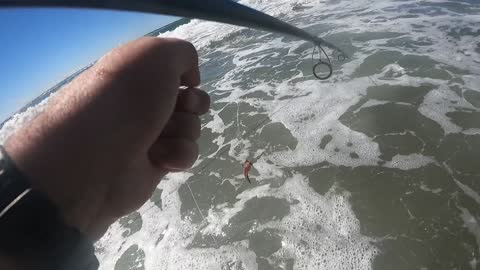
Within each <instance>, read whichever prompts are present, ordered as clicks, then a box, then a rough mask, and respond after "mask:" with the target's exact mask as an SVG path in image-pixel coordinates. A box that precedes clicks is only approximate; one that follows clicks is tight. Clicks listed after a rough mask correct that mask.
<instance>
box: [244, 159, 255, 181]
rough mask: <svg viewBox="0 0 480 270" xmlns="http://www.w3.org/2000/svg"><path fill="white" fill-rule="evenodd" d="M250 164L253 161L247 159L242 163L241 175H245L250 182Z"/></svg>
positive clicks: (251, 164)
mask: <svg viewBox="0 0 480 270" xmlns="http://www.w3.org/2000/svg"><path fill="white" fill-rule="evenodd" d="M252 166H253V163H252V162H251V161H250V160H248V159H247V160H246V161H245V163H244V164H243V175H244V176H245V178H246V179H247V180H248V182H249V183H250V184H251V183H252V181H250V177H248V174H249V173H250V170H251V169H252Z"/></svg>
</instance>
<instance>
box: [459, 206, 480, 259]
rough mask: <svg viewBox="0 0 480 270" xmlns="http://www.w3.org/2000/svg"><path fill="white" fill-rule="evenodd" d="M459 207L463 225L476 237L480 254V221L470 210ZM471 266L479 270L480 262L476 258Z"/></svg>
mask: <svg viewBox="0 0 480 270" xmlns="http://www.w3.org/2000/svg"><path fill="white" fill-rule="evenodd" d="M457 207H458V208H459V209H460V210H461V211H462V214H461V215H460V217H461V218H462V220H463V223H464V224H465V227H466V228H467V229H468V230H469V231H470V233H472V234H473V235H474V236H475V239H476V240H477V246H478V252H480V224H479V221H478V220H477V219H476V218H475V217H474V216H473V215H472V214H471V213H470V211H468V209H466V208H464V207H461V206H458V205H457ZM470 265H471V266H472V269H477V266H478V261H477V260H476V258H474V259H473V260H472V261H471V262H470Z"/></svg>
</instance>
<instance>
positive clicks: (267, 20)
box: [0, 0, 347, 80]
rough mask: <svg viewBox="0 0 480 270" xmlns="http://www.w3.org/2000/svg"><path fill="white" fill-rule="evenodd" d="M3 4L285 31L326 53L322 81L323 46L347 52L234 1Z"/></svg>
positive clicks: (0, 3)
mask: <svg viewBox="0 0 480 270" xmlns="http://www.w3.org/2000/svg"><path fill="white" fill-rule="evenodd" d="M0 7H65V8H95V9H110V10H123V11H138V12H145V13H155V14H165V15H173V16H179V17H187V18H197V19H203V20H210V21H216V22H221V23H227V24H233V25H238V26H244V27H249V28H255V29H260V30H266V31H270V32H277V33H282V34H286V35H290V36H294V37H297V38H299V39H302V40H306V41H310V42H312V43H313V44H314V45H315V46H316V47H318V48H319V50H320V51H321V52H322V53H323V54H324V55H325V57H326V60H327V61H324V60H321V59H319V60H318V63H317V64H316V65H315V66H314V68H313V71H314V75H315V77H317V78H318V79H321V80H324V79H328V78H330V76H331V75H332V71H333V70H332V65H331V62H330V59H329V57H328V55H327V53H326V52H325V51H324V50H323V48H322V46H325V47H328V48H330V49H332V50H334V51H337V52H338V53H339V56H338V59H339V60H341V61H343V60H344V59H346V58H347V54H346V53H345V52H343V51H342V50H341V49H340V48H338V47H337V46H335V45H334V44H332V43H330V42H328V41H326V40H323V39H322V38H320V37H317V36H314V35H312V34H310V33H308V32H307V31H304V30H302V29H299V28H297V27H295V26H293V25H290V24H288V23H286V22H284V21H281V20H279V19H276V18H274V17H272V16H270V15H267V14H265V13H263V12H260V11H258V10H255V9H253V8H250V7H247V6H244V5H242V4H239V3H237V2H234V1H232V0H71V1H67V0H41V1H39V0H0ZM321 65H324V66H327V67H328V68H329V74H328V75H327V76H320V75H318V74H317V72H316V68H317V67H319V66H321Z"/></svg>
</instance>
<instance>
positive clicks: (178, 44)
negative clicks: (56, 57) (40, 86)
mask: <svg viewBox="0 0 480 270" xmlns="http://www.w3.org/2000/svg"><path fill="white" fill-rule="evenodd" d="M199 84H200V74H199V69H198V56H197V53H196V51H195V48H194V47H193V45H191V44H190V43H188V42H186V41H182V40H178V39H159V38H141V39H139V40H136V41H133V42H131V43H128V44H126V45H124V46H121V47H119V48H116V49H114V50H113V51H111V52H110V53H108V54H107V55H105V56H104V57H102V58H101V59H100V60H99V61H98V62H97V63H96V64H95V65H94V66H92V67H91V68H90V69H88V70H87V71H85V72H84V73H82V74H81V75H80V76H79V77H77V78H76V79H75V80H73V81H72V82H71V83H70V84H68V85H67V86H65V87H64V88H63V89H61V90H60V92H59V93H58V94H57V95H56V96H54V97H52V99H51V100H50V101H49V105H48V107H47V109H46V111H45V112H44V113H42V114H40V115H39V116H38V117H37V118H35V119H34V120H32V122H31V123H30V124H29V125H27V126H25V127H23V128H21V129H20V130H19V131H17V132H16V133H15V134H14V135H13V136H11V137H10V138H9V139H8V141H7V142H6V144H5V148H6V150H7V152H8V153H9V155H10V156H11V158H12V159H13V160H14V161H15V163H16V164H17V166H18V167H19V168H20V170H21V171H22V172H23V174H25V175H26V176H27V177H28V178H29V179H30V181H32V185H33V187H34V188H37V189H39V190H41V191H43V192H44V193H45V194H47V196H48V197H49V198H50V199H51V200H52V201H53V202H54V203H55V204H56V205H57V206H58V207H59V208H60V209H61V211H62V213H63V214H64V216H65V218H66V221H67V223H69V224H70V225H72V226H75V227H76V228H78V229H80V230H81V231H83V232H84V233H86V234H87V235H88V236H89V237H90V238H92V239H93V240H96V239H98V238H100V237H101V236H102V235H103V234H104V233H105V232H106V230H107V229H108V226H109V225H110V224H111V223H113V222H114V221H115V220H116V219H118V218H119V217H121V216H123V215H126V214H128V213H130V212H132V211H134V210H136V209H137V208H139V207H140V206H141V205H143V204H144V203H145V201H146V200H148V198H149V197H150V196H151V194H152V192H153V191H154V190H155V187H156V186H157V185H158V183H159V181H160V179H161V178H162V177H163V176H165V175H166V174H167V173H168V172H172V171H178V170H185V169H187V168H189V167H190V166H192V164H193V163H194V161H195V160H196V158H197V156H198V146H197V144H196V142H195V141H196V139H198V137H199V136H200V120H199V118H198V116H199V115H201V114H204V113H205V112H207V111H208V108H209V105H210V99H209V97H208V95H207V94H206V93H205V92H203V91H201V90H199V89H197V88H195V87H196V86H197V85H199ZM181 86H185V87H188V88H187V89H180V87H181Z"/></svg>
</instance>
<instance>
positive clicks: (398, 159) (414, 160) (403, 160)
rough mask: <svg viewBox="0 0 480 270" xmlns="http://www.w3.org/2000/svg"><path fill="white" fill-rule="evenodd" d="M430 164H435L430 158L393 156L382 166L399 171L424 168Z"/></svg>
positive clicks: (413, 155)
mask: <svg viewBox="0 0 480 270" xmlns="http://www.w3.org/2000/svg"><path fill="white" fill-rule="evenodd" d="M431 163H436V161H435V159H434V158H432V157H428V156H424V155H421V154H410V155H395V156H394V157H393V158H392V160H391V161H389V162H387V163H386V164H385V165H384V166H385V167H388V168H396V169H401V170H411V169H418V168H421V167H425V166H427V165H428V164H431Z"/></svg>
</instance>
